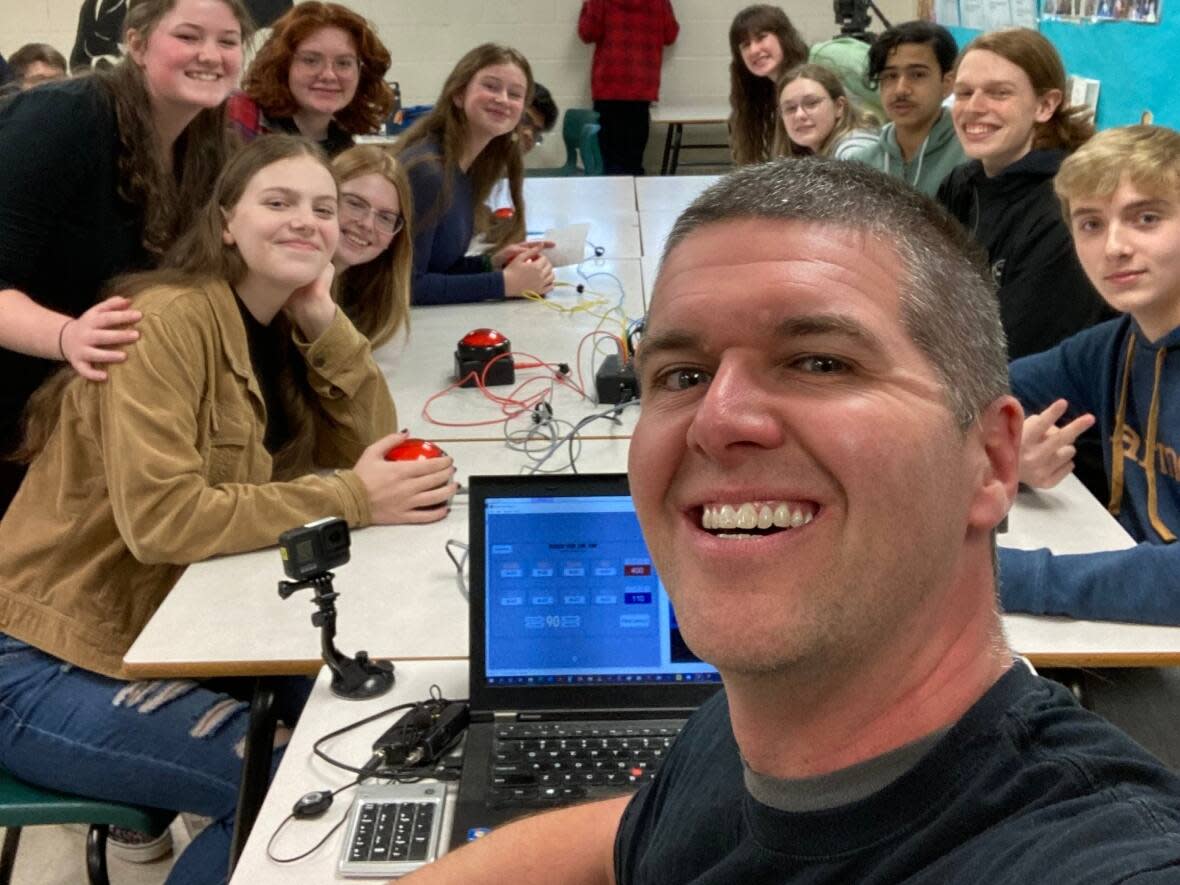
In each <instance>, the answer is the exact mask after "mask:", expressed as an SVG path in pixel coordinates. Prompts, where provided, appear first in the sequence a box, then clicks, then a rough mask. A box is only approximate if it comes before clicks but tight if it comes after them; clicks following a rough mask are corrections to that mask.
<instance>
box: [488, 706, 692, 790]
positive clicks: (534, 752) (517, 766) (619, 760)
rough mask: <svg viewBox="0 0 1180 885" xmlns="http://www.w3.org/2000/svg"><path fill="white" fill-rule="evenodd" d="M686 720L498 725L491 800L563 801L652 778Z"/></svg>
mask: <svg viewBox="0 0 1180 885" xmlns="http://www.w3.org/2000/svg"><path fill="white" fill-rule="evenodd" d="M683 724H684V723H683V721H680V720H661V721H650V722H641V723H636V722H628V723H619V722H537V723H527V724H520V723H516V724H511V725H507V724H505V725H497V726H496V729H495V736H494V741H493V744H492V759H491V772H490V777H489V783H490V784H491V792H490V794H489V797H488V798H489V801H490V803H491V804H492V805H493V806H494V807H501V808H503V807H514V806H520V807H537V806H546V805H564V804H567V803H572V802H577V801H580V800H582V799H589V798H598V797H601V796H606V795H612V794H617V793H620V792H626V791H629V790H633V789H635V788H637V787H638V786H639V785H641V784H643V783H645V782H646V781H649V780H651V778H652V775H653V774H654V773H655V770H656V768H657V767H658V765H659V763H660V761H661V760H662V759H663V758H664V755H665V754H666V753H667V752H668V748H669V747H670V746H671V745H672V741H673V739H674V738H675V737H676V734H677V733H678V732H679V731H680V728H681V726H682V725H683Z"/></svg>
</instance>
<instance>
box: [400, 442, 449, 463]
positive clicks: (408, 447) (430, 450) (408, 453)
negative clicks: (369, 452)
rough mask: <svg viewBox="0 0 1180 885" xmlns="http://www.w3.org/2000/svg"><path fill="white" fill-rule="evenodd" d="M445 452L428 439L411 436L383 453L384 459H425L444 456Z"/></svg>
mask: <svg viewBox="0 0 1180 885" xmlns="http://www.w3.org/2000/svg"><path fill="white" fill-rule="evenodd" d="M446 454H447V453H446V452H444V451H443V450H442V449H440V448H439V447H438V446H436V445H435V444H434V443H432V442H431V441H430V440H428V439H416V438H414V437H411V438H410V439H407V440H405V441H403V442H400V443H398V444H397V445H396V446H394V447H393V448H392V449H390V450H389V451H388V452H386V453H385V460H386V461H425V460H427V459H428V458H444V457H446Z"/></svg>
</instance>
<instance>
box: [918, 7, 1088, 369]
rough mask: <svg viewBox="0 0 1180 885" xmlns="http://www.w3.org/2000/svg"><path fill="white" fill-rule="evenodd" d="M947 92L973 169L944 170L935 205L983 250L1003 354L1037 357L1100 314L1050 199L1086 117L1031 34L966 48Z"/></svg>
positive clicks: (1048, 49)
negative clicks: (1004, 339) (1003, 337)
mask: <svg viewBox="0 0 1180 885" xmlns="http://www.w3.org/2000/svg"><path fill="white" fill-rule="evenodd" d="M953 94H954V97H955V103H954V107H953V108H952V109H951V120H952V122H953V123H954V125H955V132H956V134H957V135H958V136H959V141H960V142H961V143H962V145H963V152H964V153H965V154H966V155H967V156H968V157H969V158H971V162H968V163H965V164H963V165H961V166H957V167H956V168H955V169H953V170H952V171H951V173H950V174H949V175H948V176H947V177H946V179H945V180H944V181H943V183H942V185H941V186H940V187H939V189H938V199H939V201H940V202H941V203H942V204H943V205H944V206H945V207H946V208H947V209H948V210H949V211H950V213H951V214H952V215H954V216H955V217H956V218H957V219H958V220H959V221H960V222H962V224H963V225H964V226H965V227H966V228H967V229H968V230H969V231H971V232H972V234H973V235H974V237H975V239H976V240H977V241H978V242H979V243H980V245H981V246H983V247H984V248H985V249H986V250H987V253H988V260H989V262H990V263H991V268H992V275H993V276H994V277H995V280H996V284H997V285H998V286H999V298H1000V319H1001V320H1002V321H1003V323H1004V332H1005V333H1006V334H1007V336H1008V355H1009V356H1010V357H1012V358H1016V357H1020V356H1026V355H1028V354H1032V353H1039V352H1041V351H1043V350H1046V349H1048V348H1049V347H1051V346H1053V345H1054V344H1056V343H1057V342H1059V341H1061V340H1063V339H1064V338H1067V337H1069V336H1070V335H1072V334H1074V333H1075V332H1078V331H1080V330H1082V329H1084V328H1086V327H1087V326H1090V325H1092V324H1093V323H1095V322H1096V321H1097V320H1098V319H1100V318H1101V317H1102V315H1103V313H1104V307H1103V303H1102V300H1101V299H1100V298H1099V296H1098V293H1097V292H1095V291H1094V288H1093V286H1091V285H1090V282H1089V280H1088V279H1087V277H1086V275H1085V273H1084V272H1083V270H1082V267H1081V265H1080V264H1079V263H1078V260H1077V256H1076V255H1075V254H1074V248H1073V241H1072V239H1071V238H1070V233H1069V228H1068V227H1067V226H1066V225H1065V222H1064V221H1063V219H1062V216H1061V207H1060V206H1059V205H1058V202H1057V197H1056V195H1055V194H1054V193H1053V177H1054V176H1055V175H1056V174H1057V170H1058V169H1059V168H1060V166H1061V162H1062V161H1063V160H1064V159H1065V157H1066V156H1067V155H1068V154H1070V153H1072V152H1073V151H1074V150H1075V149H1076V148H1078V147H1079V146H1081V145H1082V144H1083V143H1084V142H1085V141H1086V140H1087V139H1089V138H1090V136H1091V135H1093V133H1094V126H1093V123H1092V122H1091V114H1090V111H1089V109H1088V108H1086V107H1077V106H1074V105H1070V104H1069V103H1068V102H1067V101H1066V98H1065V96H1066V90H1065V67H1064V65H1062V63H1061V57H1060V56H1059V55H1058V54H1057V50H1056V49H1054V48H1053V44H1052V43H1050V42H1049V41H1048V40H1047V39H1046V38H1045V37H1044V36H1043V35H1041V34H1039V33H1038V32H1036V31H1034V30H1031V29H1029V28H1009V29H1006V30H1001V31H993V32H990V33H987V34H983V35H981V36H979V37H977V38H975V39H974V40H973V41H971V43H969V44H968V45H967V48H966V49H964V50H963V52H962V54H961V55H960V56H959V61H958V63H957V65H956V67H955V85H954V93H953Z"/></svg>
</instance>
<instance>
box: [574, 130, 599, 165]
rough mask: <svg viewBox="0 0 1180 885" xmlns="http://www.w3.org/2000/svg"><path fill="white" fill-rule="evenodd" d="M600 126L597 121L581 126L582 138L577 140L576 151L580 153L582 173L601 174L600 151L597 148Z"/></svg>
mask: <svg viewBox="0 0 1180 885" xmlns="http://www.w3.org/2000/svg"><path fill="white" fill-rule="evenodd" d="M601 129H602V127H601V126H600V125H599V124H597V123H587V124H586V125H585V126H583V127H582V138H581V140H580V141H579V142H578V153H580V154H581V155H582V172H583V174H584V175H601V174H602V168H603V167H602V151H601V150H599V148H598V133H599V131H600V130H601Z"/></svg>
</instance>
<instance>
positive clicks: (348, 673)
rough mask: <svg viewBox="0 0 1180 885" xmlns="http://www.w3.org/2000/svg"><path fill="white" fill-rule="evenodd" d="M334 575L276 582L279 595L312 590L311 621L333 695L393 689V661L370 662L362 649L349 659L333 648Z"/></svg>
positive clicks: (366, 694)
mask: <svg viewBox="0 0 1180 885" xmlns="http://www.w3.org/2000/svg"><path fill="white" fill-rule="evenodd" d="M335 577H336V576H335V575H333V574H332V573H331V572H321V573H319V574H317V575H312V576H311V577H309V578H307V579H306V580H303V581H279V596H281V597H282V598H283V599H286V598H287V597H289V596H290V595H291V594H293V593H295V592H296V591H297V590H303V589H305V588H308V587H310V588H311V589H312V590H314V591H315V597H314V602H315V604H316V608H317V611H315V612H314V613H313V614H312V616H311V623H312V624H313V625H314V626H316V627H319V628H320V654H321V655H323V658H324V663H325V664H327V665H328V669H329V670H331V671H332V694H334V695H336V696H337V697H340V698H347V699H348V700H356V701H359V700H364V699H366V698H374V697H377V696H378V695H382V694H385V692H387V691H389V689H391V688H393V682H394V675H393V664H391V663H390V662H389V661H371V660H369V654H368V652H364V651H358V652H357V653H356V657H355V658H350V657H349V656H348V655H346V654H344V653H343V652H341V651H340V649H338V648H336V597H338V596H339V595H340V594H339V593H337V592H336V591H335V590H333V589H332V579H333V578H335Z"/></svg>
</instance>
